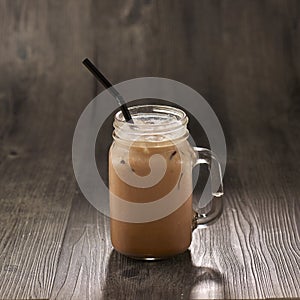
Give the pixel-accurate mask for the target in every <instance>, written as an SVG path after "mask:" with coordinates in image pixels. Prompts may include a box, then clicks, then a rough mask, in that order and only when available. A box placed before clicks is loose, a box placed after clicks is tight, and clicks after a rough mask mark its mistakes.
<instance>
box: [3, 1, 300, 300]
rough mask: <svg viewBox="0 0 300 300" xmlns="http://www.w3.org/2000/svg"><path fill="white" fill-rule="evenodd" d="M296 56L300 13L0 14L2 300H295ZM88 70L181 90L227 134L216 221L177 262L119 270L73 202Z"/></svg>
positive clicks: (298, 292) (81, 206)
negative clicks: (152, 79)
mask: <svg viewBox="0 0 300 300" xmlns="http://www.w3.org/2000/svg"><path fill="white" fill-rule="evenodd" d="M299 53H300V1H297V0H295V1H293V0H286V1H284V0H272V1H271V0H270V1H263V0H253V1H233V0H232V1H231V0H226V1H217V0H203V1H202V0H199V1H171V0H164V1H151V0H143V1H142V0H140V1H138V0H123V1H120V0H117V1H109V0H101V1H96V0H85V1H79V0H64V1H56V0H54V1H34V0H26V1H21V0H18V1H17V0H14V1H11V0H7V1H6V0H1V1H0V103H1V105H0V298H1V299H2V298H5V299H16V298H17V299H24V298H52V299H55V298H57V299H188V298H192V299H200V298H210V297H214V298H267V297H277V298H282V297H300V270H299V268H300V242H299V232H300V204H299V197H300V179H299V178H300V171H299V170H300V163H299V162H300V154H299V153H300V136H299V132H300V122H299V118H300V58H299ZM86 56H87V57H90V58H91V59H92V60H93V61H94V62H95V63H96V64H97V65H98V66H100V67H101V69H102V70H103V72H104V73H105V74H107V75H108V76H109V77H110V79H111V80H112V81H113V82H114V83H118V82H120V81H123V80H127V79H131V78H135V77H142V76H161V77H167V78H171V79H175V80H178V81H181V82H183V83H185V84H187V85H189V86H191V87H192V88H194V89H195V90H197V91H198V92H200V93H201V94H202V95H203V96H204V97H205V98H206V99H207V101H208V102H209V103H210V105H211V106H212V108H213V109H214V110H215V112H216V113H217V115H218V117H219V119H220V122H221V123H222V126H223V129H224V131H225V135H226V140H227V147H228V164H227V169H226V174H225V192H226V194H225V197H224V200H225V209H224V214H223V216H222V217H221V219H220V220H219V222H218V223H216V224H215V225H213V226H211V227H209V228H207V229H204V230H196V231H195V232H194V236H193V243H192V245H191V247H190V251H189V252H187V253H185V254H183V255H181V256H179V257H176V258H174V259H171V260H169V261H163V262H156V263H143V262H136V261H133V260H130V259H127V258H125V257H121V256H119V255H118V254H117V253H115V252H114V251H112V246H111V244H110V240H109V222H108V219H107V218H106V217H103V215H101V214H100V213H98V212H97V211H96V210H95V209H94V208H92V207H91V206H90V205H89V203H88V202H87V201H86V200H85V199H84V197H83V196H82V194H81V193H80V191H79V189H78V187H77V184H76V181H75V179H74V175H73V170H72V164H71V142H72V136H73V131H74V128H75V125H76V122H77V119H78V117H79V116H80V113H81V112H82V110H83V109H84V107H85V106H86V105H87V104H88V102H89V101H90V100H91V99H92V98H93V97H95V96H96V95H97V94H98V93H99V92H100V91H101V90H102V87H101V86H99V85H98V84H97V83H96V81H95V80H94V79H93V78H92V77H91V76H90V74H88V73H87V71H86V70H85V69H84V68H83V67H82V65H81V60H82V59H83V58H84V57H86Z"/></svg>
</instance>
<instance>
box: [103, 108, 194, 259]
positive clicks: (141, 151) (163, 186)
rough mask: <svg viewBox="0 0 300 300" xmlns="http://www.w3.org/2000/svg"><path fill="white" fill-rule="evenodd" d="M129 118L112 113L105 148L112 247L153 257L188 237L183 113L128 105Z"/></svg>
mask: <svg viewBox="0 0 300 300" xmlns="http://www.w3.org/2000/svg"><path fill="white" fill-rule="evenodd" d="M130 112H131V115H132V117H133V124H129V123H126V122H125V120H124V118H123V116H122V113H121V112H119V113H117V114H116V116H115V121H114V128H115V129H114V133H113V138H114V142H113V144H112V146H111V148H110V152H109V189H110V217H111V221H110V230H111V241H112V244H113V246H114V248H115V249H116V250H117V251H118V252H120V253H122V254H124V255H126V256H130V257H134V258H140V259H159V258H166V257H170V256H173V255H176V254H179V253H182V252H184V251H185V250H186V249H187V248H188V247H189V245H190V243H191V234H192V228H193V226H195V224H194V223H193V219H194V218H195V213H194V211H193V208H192V190H193V186H192V168H193V166H194V165H195V164H196V163H197V154H196V152H195V151H194V150H193V148H192V147H191V146H190V144H189V142H188V141H187V137H188V135H189V134H188V130H187V126H186V125H187V122H188V120H187V116H186V115H185V113H184V112H183V111H181V110H178V109H175V108H172V107H167V106H156V105H146V106H136V107H133V108H130Z"/></svg>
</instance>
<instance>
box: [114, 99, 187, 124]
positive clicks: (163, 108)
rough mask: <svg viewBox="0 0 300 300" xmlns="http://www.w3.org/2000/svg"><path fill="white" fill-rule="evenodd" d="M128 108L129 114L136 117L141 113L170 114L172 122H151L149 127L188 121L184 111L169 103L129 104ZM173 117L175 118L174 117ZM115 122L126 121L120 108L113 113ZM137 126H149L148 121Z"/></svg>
mask: <svg viewBox="0 0 300 300" xmlns="http://www.w3.org/2000/svg"><path fill="white" fill-rule="evenodd" d="M128 110H129V112H130V114H131V116H132V117H133V120H134V117H136V116H137V115H139V114H141V113H149V112H151V113H156V114H161V115H163V114H164V115H169V116H170V115H172V117H173V121H172V122H166V123H157V124H153V123H152V124H151V127H158V126H162V125H165V124H166V125H168V126H169V125H172V124H174V125H175V124H176V125H178V124H179V123H181V124H182V125H185V124H186V123H187V122H188V117H187V115H186V113H185V112H184V111H183V110H181V109H179V108H176V107H173V106H169V105H157V104H144V105H136V106H131V107H128ZM174 117H175V118H174ZM114 120H115V122H118V123H126V120H125V118H124V115H123V112H122V111H121V110H120V111H118V112H117V113H116V114H115V117H114ZM138 126H139V127H149V123H145V124H138Z"/></svg>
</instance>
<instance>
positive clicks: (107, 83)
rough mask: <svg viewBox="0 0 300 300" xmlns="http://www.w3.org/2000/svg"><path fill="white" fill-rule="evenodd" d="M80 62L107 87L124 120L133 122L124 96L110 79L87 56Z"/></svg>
mask: <svg viewBox="0 0 300 300" xmlns="http://www.w3.org/2000/svg"><path fill="white" fill-rule="evenodd" d="M82 63H83V64H84V65H85V66H86V67H87V68H88V70H89V71H90V72H91V73H92V74H93V75H94V76H95V77H96V78H97V79H98V80H99V81H100V82H101V83H102V84H103V85H104V87H105V88H107V89H108V91H109V92H110V93H111V95H112V96H113V97H114V98H115V99H116V100H117V102H118V104H119V106H120V108H121V110H122V113H123V116H124V118H125V120H126V122H130V123H133V121H132V117H131V114H130V112H129V110H128V107H127V105H126V102H125V100H124V98H123V97H122V96H121V95H120V94H119V92H118V91H117V90H116V89H115V88H114V87H113V86H112V84H111V83H110V81H109V80H108V79H107V78H106V77H105V76H104V75H103V74H102V73H101V72H100V71H99V70H98V69H97V68H96V66H95V65H94V64H93V63H92V62H91V61H90V60H89V59H88V58H85V59H84V60H83V61H82Z"/></svg>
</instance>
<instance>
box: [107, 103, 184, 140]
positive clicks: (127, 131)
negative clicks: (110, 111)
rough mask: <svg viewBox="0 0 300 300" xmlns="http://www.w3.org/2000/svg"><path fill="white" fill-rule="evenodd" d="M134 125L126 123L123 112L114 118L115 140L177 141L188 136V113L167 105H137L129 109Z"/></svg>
mask: <svg viewBox="0 0 300 300" xmlns="http://www.w3.org/2000/svg"><path fill="white" fill-rule="evenodd" d="M128 109H129V111H130V113H131V116H132V119H133V123H130V122H126V120H125V118H124V116H123V113H122V111H118V112H117V113H116V114H115V118H114V123H113V126H114V132H113V138H114V139H115V140H117V139H121V140H136V139H141V140H143V141H150V142H152V141H153V142H157V141H158V140H161V141H162V140H164V141H165V140H177V139H182V138H186V137H187V136H188V130H187V123H188V117H187V115H186V113H185V112H184V111H183V110H181V109H179V108H175V107H172V106H167V105H156V104H146V105H136V106H132V107H129V108H128Z"/></svg>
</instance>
